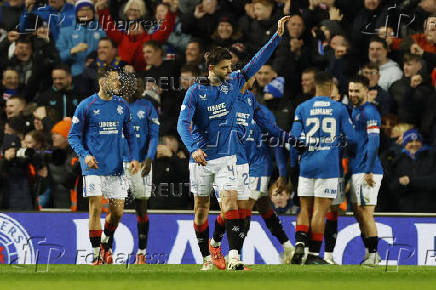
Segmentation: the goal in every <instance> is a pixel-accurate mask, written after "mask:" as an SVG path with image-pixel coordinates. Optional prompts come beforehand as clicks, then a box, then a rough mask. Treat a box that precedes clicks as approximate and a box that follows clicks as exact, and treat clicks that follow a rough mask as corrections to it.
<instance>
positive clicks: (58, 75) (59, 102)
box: [35, 64, 82, 122]
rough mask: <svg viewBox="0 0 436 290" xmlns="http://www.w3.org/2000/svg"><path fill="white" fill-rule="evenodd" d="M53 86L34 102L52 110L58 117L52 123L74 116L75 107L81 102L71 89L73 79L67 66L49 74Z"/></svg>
mask: <svg viewBox="0 0 436 290" xmlns="http://www.w3.org/2000/svg"><path fill="white" fill-rule="evenodd" d="M51 78H52V80H53V85H52V87H51V88H50V89H48V90H47V91H44V92H42V93H41V94H39V95H37V97H36V98H35V102H36V103H37V104H38V106H45V107H46V108H52V109H53V110H54V111H55V112H57V115H58V117H57V118H55V119H54V121H55V122H56V121H59V120H62V119H63V118H65V117H71V116H73V115H74V112H75V110H76V107H77V105H78V104H79V103H80V101H81V100H82V98H81V96H80V93H79V91H78V90H76V89H75V88H73V78H72V76H71V70H70V67H69V66H68V65H65V64H64V65H60V66H57V67H55V68H54V69H53V71H52V73H51Z"/></svg>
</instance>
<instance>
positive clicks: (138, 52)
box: [97, 0, 176, 71]
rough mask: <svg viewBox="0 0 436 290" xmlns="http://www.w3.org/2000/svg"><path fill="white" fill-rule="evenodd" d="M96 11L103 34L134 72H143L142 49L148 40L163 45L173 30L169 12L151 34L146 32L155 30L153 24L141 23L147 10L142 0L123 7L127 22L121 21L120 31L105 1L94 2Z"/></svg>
mask: <svg viewBox="0 0 436 290" xmlns="http://www.w3.org/2000/svg"><path fill="white" fill-rule="evenodd" d="M97 12H98V15H99V19H100V24H101V26H102V27H103V30H104V31H106V33H107V35H108V37H109V38H111V39H112V40H113V41H114V42H115V43H116V44H117V45H118V54H119V56H120V58H121V60H123V61H125V62H126V63H128V64H131V65H133V67H134V68H135V71H143V70H144V69H145V66H146V60H145V59H144V55H143V53H142V46H143V44H144V43H145V42H147V41H149V40H155V41H158V42H160V43H161V44H163V43H165V42H166V41H167V39H168V37H169V35H170V33H171V32H172V31H173V30H174V21H175V17H176V16H175V14H174V13H172V12H171V11H168V12H167V14H166V15H165V20H164V21H163V22H162V23H160V25H159V26H158V27H156V28H155V29H153V30H154V32H153V33H151V34H149V33H148V29H150V28H152V27H154V25H150V24H154V23H150V22H149V21H144V19H143V18H144V16H145V13H146V7H145V4H144V2H143V1H140V0H129V1H128V2H127V4H126V6H125V7H124V11H123V12H124V14H125V15H126V18H127V21H124V23H123V24H124V26H125V27H124V30H122V29H120V28H119V27H120V25H115V22H114V20H113V19H112V16H111V15H110V13H109V10H108V9H107V0H99V1H98V2H97Z"/></svg>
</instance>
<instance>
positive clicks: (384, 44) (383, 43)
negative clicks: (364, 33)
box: [369, 36, 388, 49]
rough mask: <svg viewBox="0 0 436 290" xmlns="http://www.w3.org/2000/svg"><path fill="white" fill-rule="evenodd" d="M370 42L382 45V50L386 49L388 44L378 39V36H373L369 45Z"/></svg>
mask: <svg viewBox="0 0 436 290" xmlns="http://www.w3.org/2000/svg"><path fill="white" fill-rule="evenodd" d="M372 42H378V43H381V44H382V45H383V47H384V49H388V43H387V42H386V40H385V39H383V38H380V37H378V36H374V37H372V38H371V40H370V41H369V44H371V43H372Z"/></svg>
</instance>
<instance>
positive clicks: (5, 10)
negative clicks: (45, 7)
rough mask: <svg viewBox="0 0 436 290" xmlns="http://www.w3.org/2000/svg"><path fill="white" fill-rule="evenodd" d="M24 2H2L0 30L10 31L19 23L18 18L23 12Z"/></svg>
mask: <svg viewBox="0 0 436 290" xmlns="http://www.w3.org/2000/svg"><path fill="white" fill-rule="evenodd" d="M24 2H25V1H24V0H8V1H3V4H2V5H1V6H0V29H2V30H4V31H11V30H12V29H16V27H17V25H18V24H19V23H20V16H21V14H22V13H23V12H24V10H25V5H24Z"/></svg>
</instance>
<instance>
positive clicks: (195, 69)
mask: <svg viewBox="0 0 436 290" xmlns="http://www.w3.org/2000/svg"><path fill="white" fill-rule="evenodd" d="M180 72H181V73H182V72H191V73H192V76H193V77H198V76H199V75H200V69H199V68H198V66H196V65H192V64H185V65H183V66H182V67H181V69H180Z"/></svg>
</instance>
